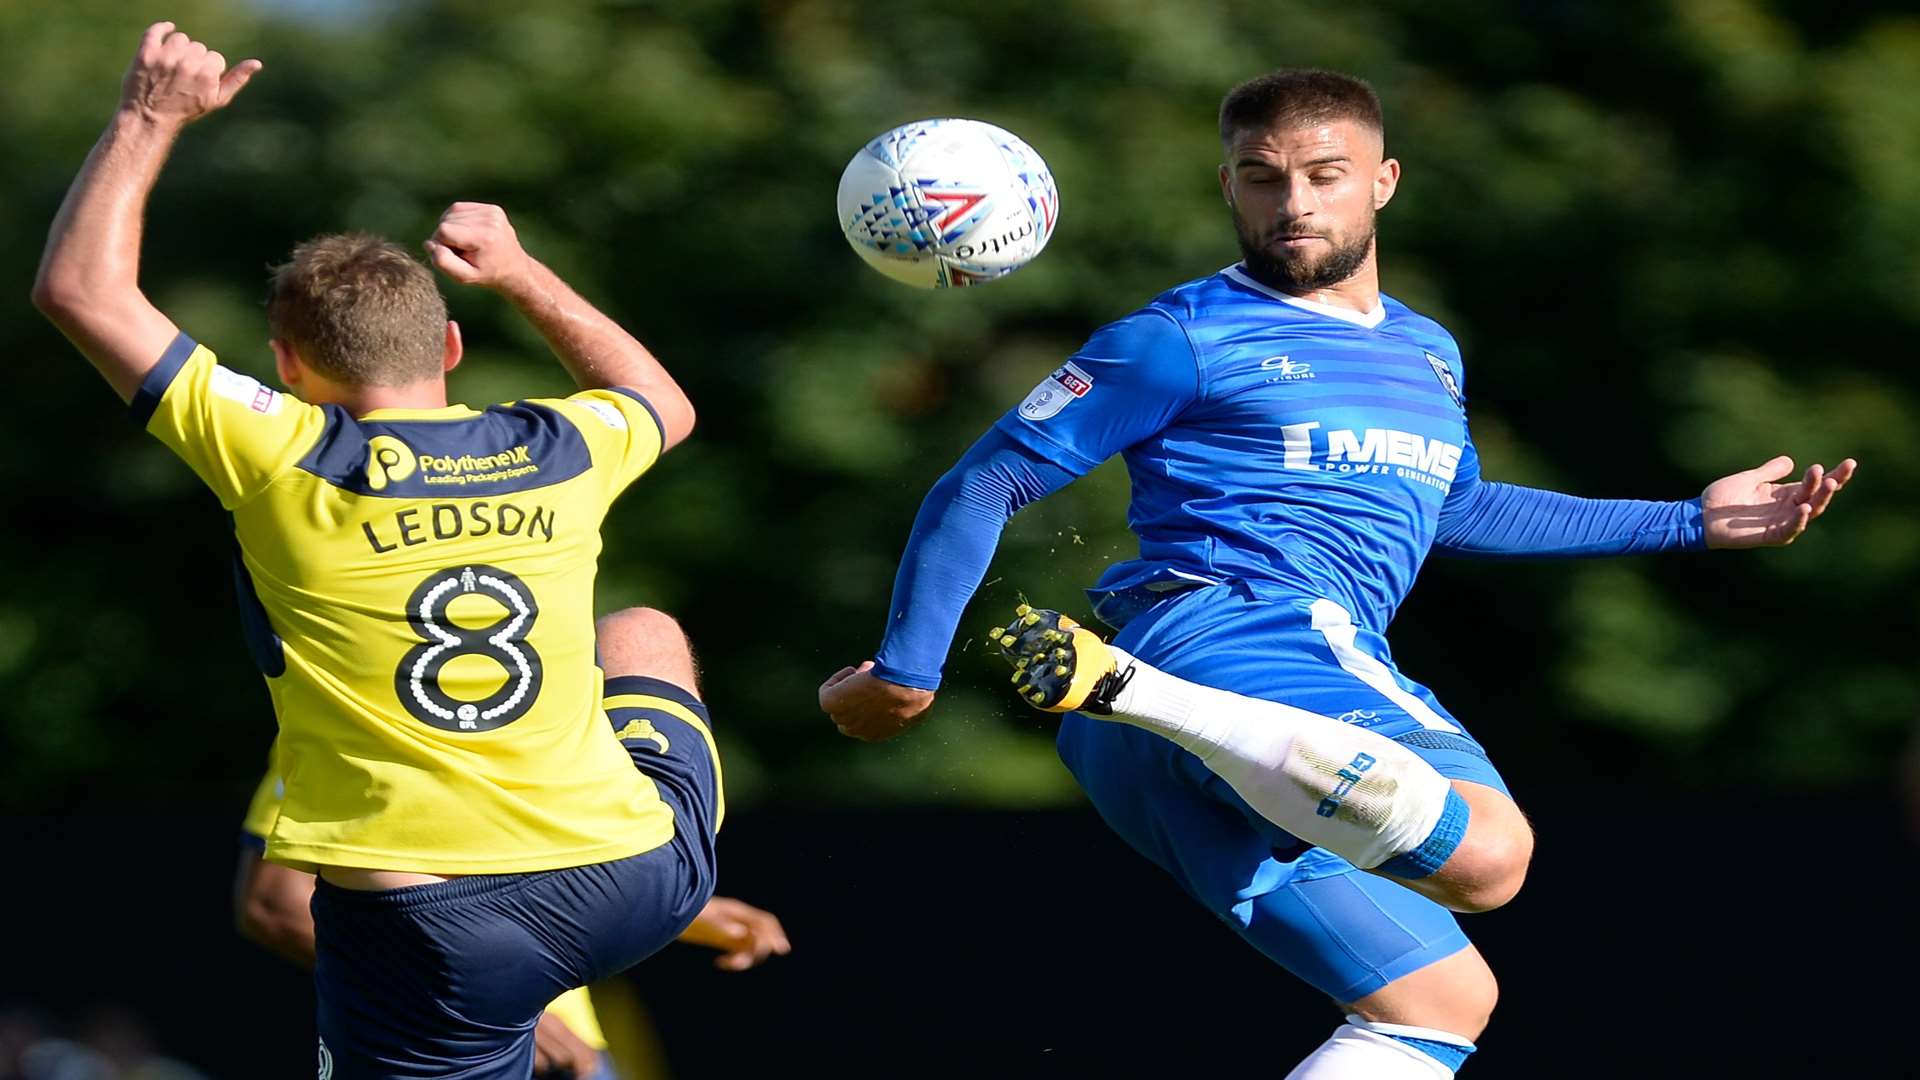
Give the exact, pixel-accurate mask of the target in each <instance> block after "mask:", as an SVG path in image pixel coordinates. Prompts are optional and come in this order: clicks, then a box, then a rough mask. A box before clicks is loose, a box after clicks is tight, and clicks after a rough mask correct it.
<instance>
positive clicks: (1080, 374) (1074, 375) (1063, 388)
mask: <svg viewBox="0 0 1920 1080" xmlns="http://www.w3.org/2000/svg"><path fill="white" fill-rule="evenodd" d="M1091 389H1093V377H1092V376H1090V375H1088V374H1087V373H1086V372H1084V371H1082V370H1080V365H1078V364H1075V363H1074V362H1072V361H1071V360H1069V361H1068V362H1066V363H1065V364H1062V365H1060V367H1059V368H1058V369H1056V370H1055V371H1054V373H1053V374H1051V375H1049V376H1047V377H1046V378H1044V379H1042V380H1040V385H1039V386H1036V387H1034V388H1033V393H1031V394H1028V395H1027V400H1025V401H1023V402H1021V403H1020V415H1021V416H1024V417H1026V418H1027V419H1029V420H1045V419H1047V418H1048V417H1050V416H1053V415H1055V414H1056V413H1058V412H1059V411H1060V410H1061V409H1064V408H1066V407H1067V403H1068V402H1070V401H1072V400H1073V399H1075V398H1083V397H1086V396H1087V391H1089V390H1091Z"/></svg>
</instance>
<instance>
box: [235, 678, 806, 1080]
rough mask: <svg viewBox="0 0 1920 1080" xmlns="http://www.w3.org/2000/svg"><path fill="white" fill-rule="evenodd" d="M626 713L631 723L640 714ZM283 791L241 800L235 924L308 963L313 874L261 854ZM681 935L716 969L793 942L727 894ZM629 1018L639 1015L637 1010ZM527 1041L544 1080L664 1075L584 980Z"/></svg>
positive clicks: (750, 962)
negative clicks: (615, 1037) (624, 1037)
mask: <svg viewBox="0 0 1920 1080" xmlns="http://www.w3.org/2000/svg"><path fill="white" fill-rule="evenodd" d="M626 719H627V722H629V723H632V722H636V721H643V720H644V719H645V718H644V717H643V716H639V715H634V716H630V717H627V718H626ZM284 793H285V784H283V783H282V782H281V779H280V777H278V776H276V775H274V774H273V773H272V772H268V773H267V775H266V776H265V777H263V778H262V779H261V781H260V784H259V786H258V787H257V788H255V789H254V793H253V799H252V800H251V801H250V802H249V803H248V804H247V813H246V816H245V818H243V819H242V820H241V823H240V861H239V865H238V867H237V868H236V870H235V873H234V882H233V915H234V925H235V927H236V929H238V930H239V931H240V933H241V935H242V936H244V937H246V938H247V939H248V940H250V941H252V942H254V943H255V944H258V945H260V946H262V947H263V948H266V949H269V950H271V951H273V952H275V953H278V954H279V955H281V956H283V957H285V958H286V959H288V960H291V961H293V962H294V963H296V964H299V965H300V966H302V967H306V968H311V967H312V966H313V916H312V914H311V912H310V910H309V909H310V906H311V904H312V901H313V888H314V886H313V882H314V878H313V875H312V874H307V873H303V872H301V871H299V870H294V869H292V868H290V867H285V866H280V865H278V864H276V863H270V862H264V861H262V860H261V858H260V854H261V852H262V851H264V850H265V848H266V843H267V836H268V835H269V834H270V833H272V832H273V823H274V819H276V818H277V817H279V815H280V802H281V799H282V798H283V796H284ZM680 940H681V941H684V942H687V943H689V944H693V945H705V946H708V947H710V948H714V949H718V950H719V951H720V956H719V957H717V958H716V959H715V961H714V963H715V966H717V967H719V968H720V969H721V970H722V971H745V970H747V969H748V968H751V967H754V966H756V965H758V964H760V963H761V962H762V961H764V960H766V959H767V958H769V957H771V956H785V955H787V953H789V952H791V951H792V948H793V946H792V945H791V944H790V943H789V942H788V940H787V932H786V929H785V928H784V927H782V926H781V925H780V920H779V918H778V917H776V916H775V915H774V914H773V913H772V912H770V911H765V910H762V909H760V908H757V907H754V906H753V905H752V904H748V903H745V902H743V901H740V900H736V899H734V898H732V897H729V896H715V897H713V898H712V899H711V900H708V901H707V906H706V907H705V908H703V909H701V912H700V915H699V917H698V918H696V919H694V920H693V923H692V925H690V926H688V927H687V928H686V930H684V931H682V932H681V934H680ZM615 1004H616V1006H617V1005H618V1001H617V1000H616V1002H615ZM630 1019H633V1020H635V1021H636V1022H639V1023H642V1024H644V1022H645V1021H644V1018H642V1017H639V1016H635V1017H631V1018H630ZM533 1042H534V1061H533V1074H534V1076H536V1077H540V1078H543V1080H560V1078H566V1077H571V1078H573V1080H642V1078H643V1077H649V1076H659V1075H663V1074H664V1064H663V1063H661V1062H660V1061H658V1060H651V1059H649V1056H648V1055H647V1054H645V1053H644V1052H642V1051H644V1050H645V1049H647V1048H645V1047H641V1048H631V1047H629V1048H628V1049H626V1050H623V1051H621V1052H620V1053H619V1054H615V1053H613V1052H611V1051H610V1050H609V1047H608V1040H607V1036H606V1033H605V1032H603V1031H602V1030H601V1027H600V1015H599V1012H598V1010H597V1007H596V1004H595V1002H594V999H593V998H592V996H591V995H590V994H589V993H588V991H587V988H586V987H584V986H582V987H577V988H575V989H573V990H569V991H567V992H566V993H564V994H562V995H560V996H559V997H557V998H555V999H553V1001H551V1002H549V1003H548V1005H547V1008H546V1011H545V1012H544V1013H542V1014H541V1016H540V1021H539V1023H538V1024H537V1025H536V1026H535V1027H534V1031H533ZM655 1057H657V1055H655Z"/></svg>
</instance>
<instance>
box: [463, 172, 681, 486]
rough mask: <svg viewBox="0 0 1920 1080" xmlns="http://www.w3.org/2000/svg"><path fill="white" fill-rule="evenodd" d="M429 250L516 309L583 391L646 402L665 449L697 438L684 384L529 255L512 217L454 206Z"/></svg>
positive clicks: (484, 207)
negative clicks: (611, 391) (612, 391)
mask: <svg viewBox="0 0 1920 1080" xmlns="http://www.w3.org/2000/svg"><path fill="white" fill-rule="evenodd" d="M426 246H427V254H428V255H429V256H430V257H431V258H432V259H433V264H434V265H435V266H437V267H439V268H440V270H441V272H442V273H444V274H446V275H447V276H448V277H450V278H452V279H453V280H455V281H458V282H460V283H461V284H463V285H477V286H480V287H482V288H487V289H492V290H493V291H495V292H497V293H499V294H500V295H501V296H503V297H505V298H506V299H507V300H508V302H510V303H511V304H513V306H514V307H515V308H517V309H518V310H519V312H520V314H521V315H523V316H525V317H526V320H527V321H528V322H530V323H532V324H533V327H534V329H536V330H538V331H540V336H541V337H544V338H546V339H547V344H548V345H549V346H550V347H551V348H552V349H553V353H554V355H555V356H557V357H559V358H560V364H561V366H563V367H565V368H566V369H567V374H569V375H571V376H573V381H574V382H575V383H577V384H579V386H580V388H581V389H583V390H595V389H603V388H608V387H615V386H618V387H624V388H626V389H629V390H632V391H634V392H635V393H638V394H639V395H640V396H641V397H643V398H646V399H647V403H648V404H649V405H652V406H653V409H654V412H655V413H657V414H658V415H659V417H660V425H661V427H662V428H663V429H664V436H665V442H666V447H665V448H671V447H673V446H675V445H676V444H678V443H679V442H681V441H682V440H683V439H685V438H686V437H687V436H688V435H689V434H691V433H692V431H693V421H694V415H693V403H692V402H691V401H688V400H687V395H686V393H685V392H684V391H682V390H681V389H680V384H678V383H676V382H674V381H673V376H672V375H669V374H668V373H667V369H666V368H664V367H662V366H660V361H658V360H656V359H654V356H653V353H651V352H649V351H647V347H646V346H645V345H642V344H640V342H639V341H638V340H637V339H635V338H634V336H633V335H632V334H629V333H627V331H626V330H625V329H624V328H622V327H621V325H620V324H619V323H617V322H614V321H613V320H612V319H610V318H608V317H607V316H606V315H604V314H602V313H601V312H600V310H599V309H597V308H595V307H594V306H593V305H592V304H589V303H587V301H586V300H585V299H583V298H582V297H581V296H580V294H579V293H576V292H574V291H573V289H572V288H570V287H568V285H567V283H566V282H564V281H562V280H560V276H559V275H558V274H555V273H554V272H553V271H552V270H550V269H548V268H547V267H546V266H545V265H544V264H543V263H541V262H540V261H539V260H538V259H535V258H534V257H533V256H531V255H529V254H527V252H526V250H525V249H523V248H522V247H521V246H520V238H519V236H518V235H516V234H515V232H514V230H513V224H512V223H511V222H509V221H508V220H507V214H506V211H504V210H502V209H500V208H499V207H497V206H492V205H489V204H487V203H467V202H460V203H454V204H453V205H452V206H450V207H448V208H447V212H446V213H445V214H443V215H441V217H440V225H439V227H438V228H436V229H435V230H434V233H433V236H432V238H431V239H429V240H428V241H427V245H426Z"/></svg>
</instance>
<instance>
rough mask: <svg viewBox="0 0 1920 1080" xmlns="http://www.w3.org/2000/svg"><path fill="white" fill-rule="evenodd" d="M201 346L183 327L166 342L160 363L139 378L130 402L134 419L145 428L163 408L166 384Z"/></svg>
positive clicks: (129, 405)
mask: <svg viewBox="0 0 1920 1080" xmlns="http://www.w3.org/2000/svg"><path fill="white" fill-rule="evenodd" d="M199 347H200V343H199V342H197V341H195V340H193V339H192V338H190V337H188V336H187V334H186V331H184V330H182V331H181V332H180V333H179V334H178V335H177V336H176V337H174V339H173V341H172V342H171V343H169V344H168V345H167V349H166V351H165V352H163V353H161V354H160V361H159V363H156V364H154V365H153V367H151V368H149V369H148V370H147V373H146V375H145V376H144V377H142V378H141V380H140V388H139V389H138V390H136V391H134V394H133V400H132V401H130V402H128V403H127V408H128V410H129V411H130V412H131V413H132V415H133V422H134V423H136V424H139V425H140V426H141V427H143V428H144V427H146V426H147V422H148V421H150V420H152V419H153V414H154V412H155V411H156V410H158V409H159V408H160V399H161V398H163V397H165V396H166V393H167V388H168V387H170V386H172V385H173V380H174V378H175V377H176V376H178V375H179V374H180V369H181V368H182V367H185V366H186V363H187V359H188V358H189V357H191V356H192V355H193V351H194V350H195V349H198V348H199Z"/></svg>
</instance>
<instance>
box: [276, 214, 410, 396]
mask: <svg viewBox="0 0 1920 1080" xmlns="http://www.w3.org/2000/svg"><path fill="white" fill-rule="evenodd" d="M267 325H268V327H269V328H270V329H271V330H272V332H273V336H274V337H277V338H279V339H280V340H282V341H285V342H287V343H288V344H291V345H293V346H294V347H295V348H297V349H298V350H299V352H300V359H301V360H303V361H305V362H306V363H307V364H309V365H311V366H312V367H313V368H315V369H316V370H318V371H319V372H320V373H321V374H322V375H325V376H326V377H327V378H329V379H332V380H334V381H336V382H338V383H341V384H343V385H346V386H406V385H408V384H409V383H415V382H419V381H420V380H422V379H427V378H431V377H433V376H434V375H437V374H439V373H440V371H441V370H443V369H442V366H441V362H442V361H443V360H444V359H445V356H446V353H445V349H446V332H447V302H446V299H445V298H444V297H442V296H441V295H440V288H439V286H438V285H437V284H435V282H434V280H433V271H431V270H429V269H427V267H426V265H425V264H423V263H422V262H420V260H418V259H415V258H414V257H413V256H412V255H410V254H408V253H407V249H405V248H403V247H401V246H400V245H399V244H396V243H393V242H392V241H390V240H383V239H381V238H380V237H378V236H373V235H370V234H368V233H336V234H333V235H330V236H316V237H314V238H313V239H311V240H308V241H307V242H306V243H304V244H301V245H300V246H298V247H296V248H294V249H293V254H292V255H291V256H289V257H288V259H287V261H286V262H285V263H283V264H282V265H280V266H276V267H274V268H273V280H272V282H271V283H270V284H269V286H268V288H267Z"/></svg>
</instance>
